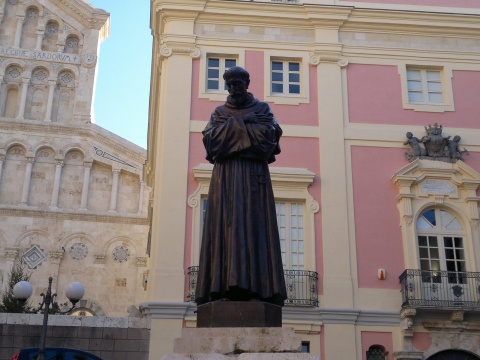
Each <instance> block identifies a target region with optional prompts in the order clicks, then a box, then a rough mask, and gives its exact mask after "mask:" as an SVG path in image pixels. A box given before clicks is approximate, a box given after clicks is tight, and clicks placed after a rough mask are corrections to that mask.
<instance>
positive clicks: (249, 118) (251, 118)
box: [243, 111, 258, 124]
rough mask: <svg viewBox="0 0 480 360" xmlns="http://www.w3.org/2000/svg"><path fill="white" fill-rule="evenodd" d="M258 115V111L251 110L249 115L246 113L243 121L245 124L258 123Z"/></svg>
mask: <svg viewBox="0 0 480 360" xmlns="http://www.w3.org/2000/svg"><path fill="white" fill-rule="evenodd" d="M257 115H258V112H256V111H252V112H249V113H248V114H247V115H245V118H244V119H243V122H244V123H245V124H256V123H258V121H257Z"/></svg>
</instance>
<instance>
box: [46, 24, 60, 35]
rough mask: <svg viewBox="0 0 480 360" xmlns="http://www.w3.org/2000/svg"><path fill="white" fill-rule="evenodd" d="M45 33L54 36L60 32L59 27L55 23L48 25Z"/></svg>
mask: <svg viewBox="0 0 480 360" xmlns="http://www.w3.org/2000/svg"><path fill="white" fill-rule="evenodd" d="M45 32H46V33H47V34H49V35H54V34H56V33H57V32H58V25H57V24H55V23H48V24H47V27H46V29H45Z"/></svg>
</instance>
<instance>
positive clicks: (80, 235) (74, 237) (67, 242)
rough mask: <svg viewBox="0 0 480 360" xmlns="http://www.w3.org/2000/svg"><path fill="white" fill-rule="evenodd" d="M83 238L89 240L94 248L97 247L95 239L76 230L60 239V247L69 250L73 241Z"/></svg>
mask: <svg viewBox="0 0 480 360" xmlns="http://www.w3.org/2000/svg"><path fill="white" fill-rule="evenodd" d="M79 238H81V239H82V240H85V242H88V243H89V244H90V245H91V247H92V249H94V250H95V249H96V245H95V241H94V240H93V239H92V238H91V237H90V236H89V235H87V234H85V233H84V232H76V233H73V234H70V235H68V236H67V237H65V238H64V239H60V240H59V242H60V244H59V247H60V248H62V249H65V251H68V247H69V246H71V243H73V241H75V240H77V239H79Z"/></svg>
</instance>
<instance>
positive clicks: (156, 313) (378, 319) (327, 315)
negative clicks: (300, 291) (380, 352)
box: [140, 302, 400, 326]
mask: <svg viewBox="0 0 480 360" xmlns="http://www.w3.org/2000/svg"><path fill="white" fill-rule="evenodd" d="M196 309H197V305H196V304H195V303H188V302H144V303H141V304H140V311H141V312H142V314H144V315H145V316H147V317H148V318H149V319H185V317H186V316H188V317H189V318H192V317H193V318H195V317H196ZM282 311H283V320H286V321H309V322H312V321H314V322H318V323H322V324H349V325H368V326H399V325H400V315H399V313H398V311H372V310H360V309H326V308H319V307H312V308H307V307H295V306H284V307H283V310H282Z"/></svg>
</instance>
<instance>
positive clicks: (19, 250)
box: [0, 0, 149, 316]
mask: <svg viewBox="0 0 480 360" xmlns="http://www.w3.org/2000/svg"><path fill="white" fill-rule="evenodd" d="M108 33H109V14H108V13H107V12H105V11H103V10H99V9H95V8H94V7H93V6H92V5H90V4H89V3H87V2H85V1H83V0H0V274H1V282H2V285H1V286H2V289H5V287H6V283H7V279H8V274H9V272H10V270H11V267H12V266H13V264H14V263H15V262H16V261H23V262H24V263H25V266H26V268H27V270H28V271H29V272H31V274H32V276H31V280H30V282H31V283H32V285H33V286H34V289H35V292H34V300H33V301H32V304H33V305H35V304H36V301H37V298H39V296H38V294H40V293H41V292H42V291H45V289H46V286H47V285H48V277H49V276H52V277H53V279H54V283H53V284H54V287H55V290H57V292H58V293H59V298H58V301H59V303H61V302H65V301H66V300H65V297H64V295H63V293H64V289H65V287H66V286H67V284H69V283H70V282H71V281H81V282H82V283H83V284H84V286H85V288H86V294H85V297H84V300H83V301H82V302H81V303H80V305H81V311H83V313H85V314H87V315H97V316H102V315H108V316H126V315H127V309H128V308H131V306H132V305H138V304H139V303H140V302H142V301H143V300H144V294H145V287H146V280H147V277H148V255H147V241H148V229H149V224H148V220H147V213H148V210H147V208H148V203H149V189H148V188H147V187H146V186H145V185H144V182H143V165H144V163H145V160H146V151H145V150H144V149H142V148H141V147H138V146H136V145H135V144H132V143H130V142H128V141H126V140H125V139H123V138H121V137H119V136H117V135H115V134H112V133H110V132H109V131H107V130H105V129H103V128H101V127H99V126H98V125H95V124H94V123H93V119H92V113H93V95H94V89H95V79H96V71H97V56H98V51H99V45H100V43H101V42H102V41H103V40H104V39H106V38H107V37H108ZM130 313H131V311H130Z"/></svg>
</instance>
